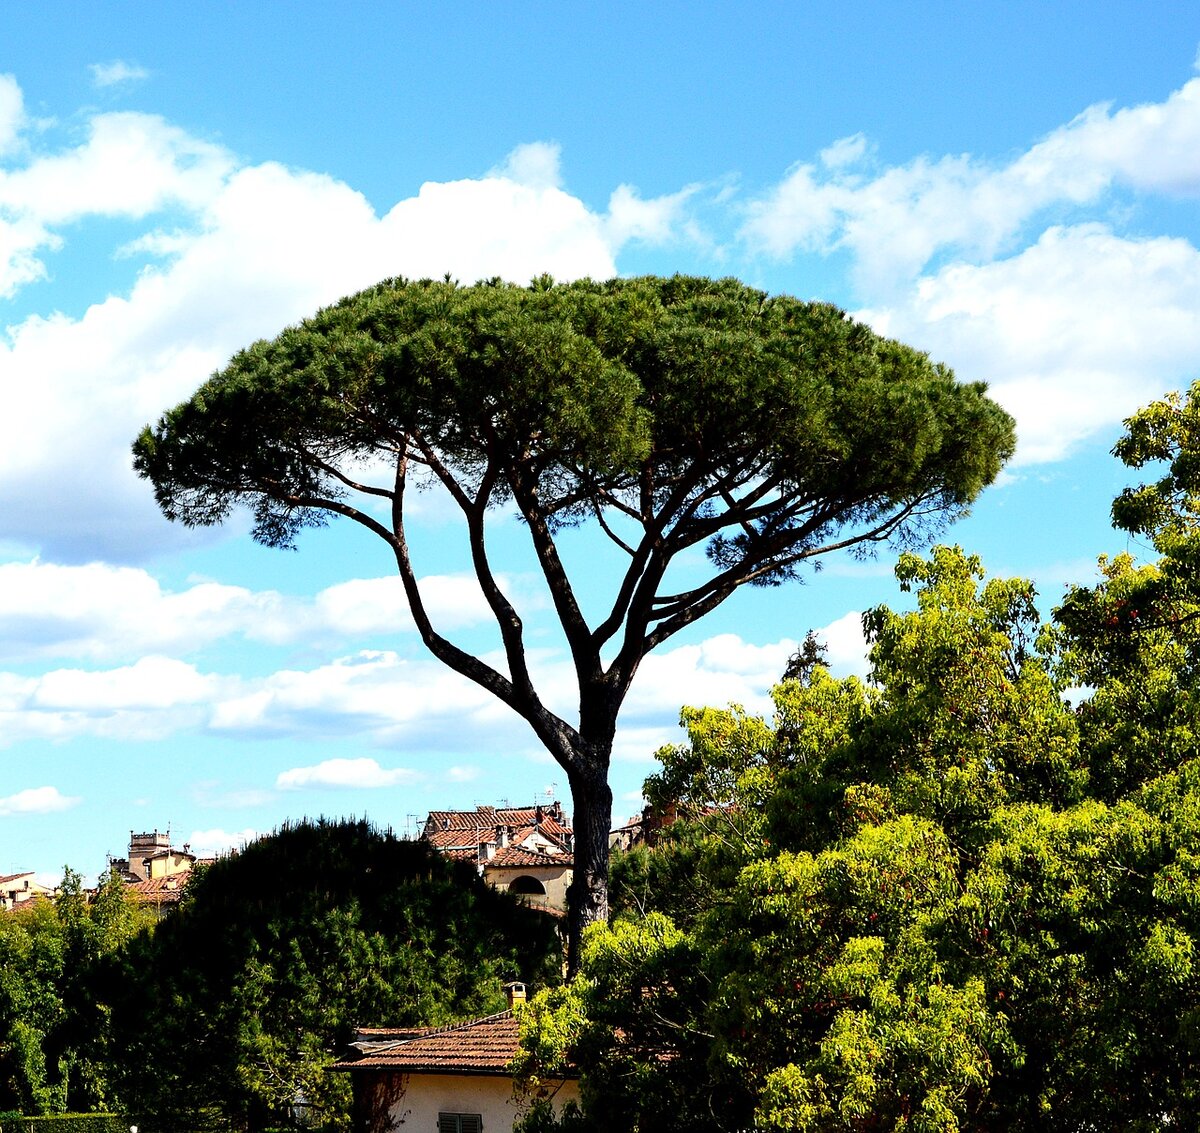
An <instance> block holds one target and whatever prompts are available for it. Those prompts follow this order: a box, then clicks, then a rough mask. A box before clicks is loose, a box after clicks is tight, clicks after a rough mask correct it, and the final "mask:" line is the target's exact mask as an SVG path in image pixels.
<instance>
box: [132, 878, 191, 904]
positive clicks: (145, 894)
mask: <svg viewBox="0 0 1200 1133" xmlns="http://www.w3.org/2000/svg"><path fill="white" fill-rule="evenodd" d="M189 875H190V871H185V872H183V873H173V874H171V876H170V877H152V878H150V879H149V880H147V881H127V882H126V883H125V884H126V888H127V889H128V891H129V892H130V893H132V894H133V895H134V897H136V898H137V900H139V901H142V902H144V903H145V904H148V905H150V904H153V905H174V904H175V903H176V902H177V901H178V900H179V898H180V897H182V896H183V889H184V886H185V885H187V880H188V877H189Z"/></svg>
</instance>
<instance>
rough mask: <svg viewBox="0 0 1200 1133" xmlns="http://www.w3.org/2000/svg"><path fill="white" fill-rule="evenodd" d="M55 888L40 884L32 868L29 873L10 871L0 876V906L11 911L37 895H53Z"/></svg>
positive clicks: (6, 910)
mask: <svg viewBox="0 0 1200 1133" xmlns="http://www.w3.org/2000/svg"><path fill="white" fill-rule="evenodd" d="M53 895H54V890H53V889H47V888H46V886H44V885H40V884H39V883H38V880H37V876H36V874H34V872H33V871H32V870H30V871H28V872H27V873H10V874H6V875H5V876H3V877H0V908H2V909H3V910H4V911H5V912H11V911H12V910H13V909H15V908H16V907H17V906H18V905H23V904H24V903H25V902H26V901H32V900H33V899H34V898H35V897H52V896H53Z"/></svg>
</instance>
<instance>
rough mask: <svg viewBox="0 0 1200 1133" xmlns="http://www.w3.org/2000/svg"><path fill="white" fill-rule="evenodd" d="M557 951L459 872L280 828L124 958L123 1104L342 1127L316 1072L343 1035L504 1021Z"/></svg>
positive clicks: (374, 846)
mask: <svg viewBox="0 0 1200 1133" xmlns="http://www.w3.org/2000/svg"><path fill="white" fill-rule="evenodd" d="M561 955H562V953H561V943H560V941H559V938H558V933H557V930H556V928H555V927H554V924H553V922H552V921H551V920H550V919H549V918H547V917H546V916H544V915H543V914H540V913H538V912H537V911H535V910H531V909H528V908H526V907H524V906H521V905H519V904H518V903H517V902H516V901H515V900H513V899H512V898H510V897H508V896H507V895H505V894H502V893H498V892H496V891H495V890H492V889H490V888H488V887H487V886H486V885H484V883H483V882H482V880H481V879H480V878H479V877H478V875H477V874H476V872H475V870H474V868H473V867H472V866H471V865H470V864H469V863H455V862H451V861H448V860H447V859H445V858H443V857H441V856H439V855H438V854H437V853H436V852H435V851H433V850H431V849H430V848H429V847H428V846H427V845H426V844H425V843H421V842H406V841H402V840H399V839H396V838H394V837H392V836H390V835H383V834H380V833H379V832H377V831H375V830H374V829H372V828H371V827H370V826H369V825H367V824H366V823H363V822H344V823H326V822H320V823H302V824H299V825H295V826H290V827H286V828H284V829H283V830H281V831H279V832H278V833H276V834H275V835H273V836H271V837H269V838H264V839H261V840H259V841H257V842H254V843H252V844H250V845H249V846H247V847H246V849H245V850H244V851H242V852H241V853H240V854H238V855H236V856H234V857H232V858H226V859H222V860H220V861H218V862H217V863H215V864H214V865H212V866H210V867H208V868H207V869H205V870H204V871H203V873H202V874H201V875H200V876H199V877H198V878H196V879H195V880H193V881H192V882H191V883H189V885H188V888H187V890H186V893H185V896H184V899H183V901H182V903H181V904H180V906H179V908H178V910H177V911H175V912H174V913H172V914H171V915H170V916H168V917H167V918H166V919H165V920H164V921H163V922H162V924H160V925H159V927H158V928H157V930H156V931H155V932H154V933H153V934H147V935H143V936H141V937H139V938H138V939H137V940H135V941H133V942H132V944H131V946H130V947H129V948H128V949H127V950H125V952H124V953H123V954H122V957H121V961H122V963H121V965H120V968H119V969H116V970H114V973H113V975H114V978H115V979H117V980H118V981H119V988H120V994H119V996H118V998H117V1000H116V1002H115V1006H114V1028H115V1031H116V1033H117V1036H118V1039H119V1042H120V1045H121V1052H122V1053H121V1060H120V1064H119V1066H116V1067H114V1068H113V1069H114V1073H115V1075H116V1078H117V1081H118V1084H119V1088H120V1097H121V1101H122V1104H123V1105H124V1106H125V1108H126V1109H127V1110H128V1112H130V1113H131V1114H132V1115H134V1116H135V1117H141V1118H142V1120H143V1122H144V1123H145V1124H146V1126H147V1127H149V1128H163V1127H176V1128H188V1129H197V1128H202V1127H204V1126H207V1125H219V1126H220V1127H223V1128H228V1127H230V1126H232V1127H234V1128H243V1129H244V1128H250V1129H261V1128H264V1127H268V1126H271V1125H280V1124H287V1123H289V1122H290V1121H291V1120H292V1118H293V1116H294V1115H295V1114H294V1110H295V1106H296V1105H297V1103H302V1106H303V1107H304V1108H303V1112H304V1114H305V1118H306V1120H307V1121H309V1122H310V1123H315V1124H319V1125H323V1126H330V1125H333V1126H336V1125H339V1124H344V1123H345V1122H346V1121H347V1120H348V1117H349V1108H350V1107H349V1084H348V1081H347V1076H346V1075H345V1074H340V1073H332V1072H330V1071H329V1069H328V1067H329V1066H330V1065H331V1064H332V1063H333V1062H334V1061H335V1060H336V1058H337V1057H338V1056H339V1055H341V1054H342V1053H344V1050H345V1045H346V1043H347V1042H348V1041H349V1039H350V1035H351V1031H352V1028H353V1027H354V1026H356V1025H361V1026H372V1025H375V1026H379V1025H392V1026H403V1025H406V1024H408V1025H415V1024H438V1023H445V1022H450V1021H452V1020H455V1019H458V1018H463V1017H469V1016H473V1015H483V1014H487V1013H489V1012H491V1011H497V1010H501V1009H502V1008H503V1007H504V1002H505V1000H504V994H503V991H502V982H503V981H505V980H511V979H518V978H519V979H522V980H529V981H531V982H534V983H538V984H544V983H547V982H549V981H551V980H554V979H556V978H558V973H559V972H560V970H561V969H560V965H561Z"/></svg>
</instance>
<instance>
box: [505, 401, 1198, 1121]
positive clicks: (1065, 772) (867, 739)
mask: <svg viewBox="0 0 1200 1133" xmlns="http://www.w3.org/2000/svg"><path fill="white" fill-rule="evenodd" d="M1198 422H1200V389H1194V390H1193V391H1192V393H1191V394H1190V395H1189V396H1188V398H1187V399H1186V400H1185V399H1182V398H1180V399H1168V401H1167V402H1165V403H1162V404H1159V405H1155V406H1152V407H1150V408H1149V409H1148V410H1146V411H1144V412H1143V413H1142V414H1139V415H1138V416H1136V417H1135V418H1133V419H1132V420H1131V421H1130V422H1129V431H1128V434H1127V437H1126V439H1125V440H1124V441H1123V442H1122V444H1121V445H1119V446H1118V449H1117V451H1118V455H1120V456H1122V458H1124V459H1125V460H1126V461H1127V462H1128V463H1130V464H1131V465H1133V466H1136V467H1141V466H1142V464H1143V463H1147V462H1151V461H1168V462H1170V463H1169V472H1168V474H1167V475H1166V476H1164V477H1163V478H1162V479H1161V480H1159V481H1158V482H1157V483H1155V484H1152V485H1149V486H1147V487H1144V488H1141V489H1131V490H1130V491H1128V492H1126V493H1125V494H1124V495H1123V496H1122V497H1121V499H1120V500H1118V502H1117V504H1116V506H1115V507H1114V518H1115V519H1116V521H1117V523H1118V524H1119V525H1120V526H1123V527H1125V528H1126V529H1128V530H1131V531H1135V532H1137V533H1139V534H1141V535H1143V536H1148V537H1150V538H1151V539H1152V540H1153V542H1154V545H1155V548H1156V549H1157V550H1158V551H1159V553H1160V555H1161V556H1162V557H1161V559H1160V561H1159V562H1158V563H1156V564H1154V565H1152V566H1141V567H1138V566H1136V565H1135V564H1134V563H1133V561H1132V560H1131V559H1130V558H1129V557H1128V556H1121V557H1119V558H1117V559H1114V560H1112V561H1108V560H1102V562H1101V566H1102V573H1101V579H1100V581H1099V582H1098V583H1097V584H1095V585H1093V586H1088V587H1082V586H1081V587H1074V588H1072V589H1071V590H1070V591H1069V592H1068V594H1067V596H1066V598H1065V600H1064V601H1063V603H1062V605H1061V606H1060V607H1059V609H1058V610H1057V611H1056V615H1055V620H1054V622H1053V623H1052V624H1050V625H1046V626H1043V625H1041V624H1040V621H1039V618H1038V615H1037V611H1036V609H1035V607H1034V601H1033V600H1034V595H1033V591H1032V588H1031V587H1030V586H1029V585H1028V584H1026V583H1023V582H1020V581H1009V580H991V581H986V582H985V581H984V576H983V572H982V568H981V566H980V564H979V562H978V561H977V560H976V559H974V558H971V557H969V556H967V555H965V554H963V553H962V552H961V551H959V550H957V549H953V548H945V547H943V548H938V549H936V550H935V551H934V552H933V554H932V555H931V556H930V557H928V558H920V557H917V556H915V555H905V556H903V557H902V558H901V560H900V563H899V566H898V568H897V575H898V577H899V580H900V583H901V587H902V588H903V589H904V590H906V591H911V592H913V593H914V594H915V597H916V607H915V609H911V610H909V611H908V612H894V611H892V610H890V609H887V608H879V609H876V610H874V611H871V612H870V613H869V614H868V615H867V616H866V617H865V619H864V624H865V627H866V631H867V636H868V639H869V641H870V643H871V646H872V653H871V658H872V671H871V679H870V681H869V683H863V682H860V681H858V680H856V679H854V678H850V679H846V680H835V679H833V678H832V677H831V676H830V675H829V674H828V673H827V672H826V671H825V670H824V668H823V667H822V666H821V665H820V664H819V663H815V659H814V658H813V657H812V656H811V655H810V656H808V657H801V658H798V662H799V663H798V664H797V665H796V666H794V674H795V675H794V677H793V679H790V680H787V681H784V682H783V683H782V684H781V685H780V686H779V687H778V688H777V689H776V690H775V694H774V696H775V706H776V713H775V717H774V719H773V720H771V721H766V720H760V719H756V718H754V717H752V716H749V715H747V714H746V713H744V712H742V711H741V710H739V709H737V708H731V709H729V710H724V711H719V710H713V709H704V710H691V709H689V710H686V711H685V713H684V718H683V722H684V724H685V726H686V728H687V730H688V737H689V742H688V743H687V744H686V745H682V746H680V747H677V748H671V749H667V750H664V751H662V752H661V753H660V758H661V760H662V764H663V766H662V770H661V772H660V773H659V774H658V775H656V776H654V777H652V779H651V780H650V781H648V783H647V795H648V797H649V798H650V799H651V801H652V802H654V803H655V804H656V805H657V807H658V809H659V812H660V814H665V815H666V816H667V817H668V818H671V817H673V818H676V819H677V820H676V821H675V822H674V823H672V824H670V825H668V826H667V827H666V828H665V829H664V830H663V831H662V832H661V833H660V838H659V842H658V844H657V845H656V846H655V847H654V848H652V849H645V848H641V849H639V850H637V851H635V852H633V853H631V854H629V855H628V856H626V857H625V858H624V859H623V860H621V861H620V863H619V865H618V867H617V868H616V869H615V870H614V885H613V897H614V905H615V906H617V907H619V908H620V910H621V911H620V913H619V915H618V916H617V917H616V918H615V919H614V922H613V923H612V925H611V926H597V927H595V928H594V929H592V930H590V931H589V934H588V935H587V937H586V938H585V944H584V957H583V975H582V976H581V977H580V978H578V979H576V980H575V981H574V982H573V983H572V984H570V985H569V986H567V987H564V988H559V989H555V990H553V991H551V992H548V993H546V994H544V995H543V996H541V997H539V999H538V1000H537V1001H535V1003H534V1005H533V1007H532V1008H531V1009H530V1011H529V1012H528V1015H527V1019H526V1024H525V1032H526V1034H525V1048H526V1054H525V1056H524V1064H523V1067H522V1069H523V1072H524V1073H525V1074H526V1075H528V1076H529V1077H531V1078H535V1079H536V1077H537V1076H538V1075H539V1074H543V1073H546V1072H547V1071H548V1070H549V1069H551V1068H553V1067H554V1066H556V1065H557V1064H558V1063H559V1062H560V1061H561V1059H562V1058H564V1057H567V1056H570V1057H574V1058H575V1059H576V1061H577V1062H578V1064H579V1065H580V1066H582V1067H583V1068H584V1070H585V1078H584V1085H585V1103H586V1104H585V1114H586V1116H585V1118H584V1119H583V1120H582V1121H580V1120H578V1119H575V1121H574V1124H575V1125H577V1126H581V1127H583V1128H596V1129H600V1128H602V1129H605V1130H617V1129H626V1130H636V1129H644V1130H648V1129H652V1128H654V1129H660V1128H688V1129H693V1130H705V1129H708V1130H714V1131H715V1130H720V1129H739V1128H740V1129H746V1128H751V1127H754V1128H763V1129H781V1130H784V1129H787V1130H808V1131H817V1130H855V1131H866V1130H899V1129H907V1130H914V1131H915V1130H922V1131H934V1130H936V1131H939V1133H950V1131H956V1130H981V1131H988V1130H995V1131H999V1130H1006V1131H1028V1133H1034V1131H1043V1130H1045V1131H1050V1133H1053V1131H1063V1133H1083V1131H1090V1130H1161V1129H1164V1128H1191V1127H1193V1126H1194V1123H1195V1113H1196V1110H1197V1106H1198V1105H1200V1070H1198V1069H1197V1068H1198V1067H1200V957H1198V956H1197V954H1196V952H1197V941H1198V940H1200V743H1198V735H1200V733H1198V731H1197V725H1198V723H1200V721H1198V720H1197V712H1198V710H1200V709H1198V706H1200V684H1198V680H1197V677H1198V675H1200V673H1198V670H1197V665H1198V663H1200V579H1198V577H1197V574H1196V570H1195V564H1197V563H1200V525H1198V524H1197V519H1198V517H1200V461H1198V460H1197V457H1198V455H1200V454H1198V453H1197V448H1196V445H1195V442H1194V440H1193V434H1194V435H1195V438H1196V439H1200V428H1198V429H1193V428H1192V426H1193V423H1198ZM810 652H811V651H810ZM544 1117H545V1115H543V1120H542V1123H543V1125H544V1124H551V1122H548V1121H546V1120H545V1119H544Z"/></svg>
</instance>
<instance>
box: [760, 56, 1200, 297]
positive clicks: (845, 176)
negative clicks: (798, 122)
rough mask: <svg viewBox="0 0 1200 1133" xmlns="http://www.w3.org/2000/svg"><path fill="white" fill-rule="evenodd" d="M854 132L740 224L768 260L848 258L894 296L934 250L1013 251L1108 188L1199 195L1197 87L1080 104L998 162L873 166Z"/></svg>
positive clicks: (789, 178)
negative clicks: (1133, 100)
mask: <svg viewBox="0 0 1200 1133" xmlns="http://www.w3.org/2000/svg"><path fill="white" fill-rule="evenodd" d="M869 158H870V147H869V144H868V143H867V141H866V139H864V138H862V137H861V136H859V135H856V136H854V137H851V138H846V139H842V140H841V141H838V142H835V143H834V144H833V145H831V146H830V147H828V148H827V149H826V150H824V151H823V152H822V154H821V160H820V162H818V163H802V164H800V165H797V166H795V167H794V168H793V169H791V170H790V171H789V172H788V173H787V175H786V176H785V177H784V178H783V179H782V180H781V181H780V182H779V184H777V185H776V186H774V187H773V188H772V189H771V190H770V191H769V192H767V193H766V194H764V195H762V196H761V197H760V198H759V199H758V200H756V201H754V202H752V203H751V204H750V206H749V208H748V213H747V218H746V221H745V224H744V226H743V228H742V236H743V238H744V239H745V240H746V241H747V242H748V244H749V245H750V246H751V247H752V248H754V249H756V250H758V251H761V252H764V253H766V254H769V255H772V256H778V257H785V256H790V255H792V254H793V253H794V252H796V251H818V252H830V251H833V250H836V249H845V250H848V251H850V252H851V253H852V254H853V255H854V257H855V263H856V271H857V273H858V278H859V283H860V285H861V286H862V287H863V288H864V289H865V290H866V291H867V292H868V293H883V294H890V293H891V292H892V290H894V289H895V288H897V287H902V286H903V285H904V284H905V283H906V282H907V281H908V280H911V279H912V278H913V277H914V276H916V275H917V274H918V273H920V272H921V271H922V270H923V269H924V268H925V266H926V265H927V264H928V263H929V262H930V261H931V260H932V259H933V258H934V257H935V256H938V255H939V254H942V253H946V252H950V253H953V254H955V255H959V256H963V257H966V258H968V259H987V258H990V257H992V256H994V255H996V254H999V253H1003V252H1004V251H1006V250H1009V249H1010V247H1011V242H1012V241H1013V239H1014V238H1015V237H1016V236H1017V235H1018V233H1019V232H1020V231H1021V229H1022V227H1023V226H1024V225H1026V224H1027V223H1028V222H1029V221H1030V220H1031V219H1032V218H1033V217H1034V216H1035V215H1036V214H1037V213H1039V212H1040V211H1042V210H1045V209H1047V208H1048V207H1050V206H1061V205H1068V206H1070V205H1082V204H1085V203H1088V202H1093V201H1095V200H1096V199H1097V198H1098V197H1099V196H1100V195H1101V194H1102V193H1103V192H1105V191H1106V190H1108V189H1110V188H1111V187H1113V186H1124V187H1127V188H1130V189H1134V190H1137V191H1141V192H1159V193H1170V194H1176V195H1195V194H1196V193H1198V192H1200V79H1192V80H1190V81H1189V82H1187V83H1186V84H1184V86H1183V87H1181V88H1180V89H1179V90H1177V91H1175V92H1174V93H1173V94H1171V95H1170V96H1169V97H1168V98H1167V99H1166V100H1165V101H1164V102H1161V103H1150V104H1146V105H1143V106H1135V107H1127V108H1122V109H1119V110H1115V111H1114V110H1113V109H1112V108H1111V107H1110V106H1108V105H1097V106H1093V107H1090V108H1088V109H1087V110H1085V111H1084V112H1083V113H1082V114H1080V115H1079V116H1078V117H1077V118H1075V119H1074V120H1073V121H1071V122H1069V123H1067V124H1066V125H1064V126H1062V127H1060V128H1059V129H1057V130H1054V131H1053V132H1051V133H1050V134H1049V135H1047V136H1046V137H1045V138H1043V139H1042V140H1041V141H1039V142H1037V143H1036V144H1035V145H1033V146H1032V147H1031V148H1030V149H1029V150H1027V151H1026V152H1025V153H1023V154H1020V155H1018V156H1017V157H1016V158H1014V159H1013V160H1012V161H1010V162H1009V163H1008V164H1006V165H995V164H992V163H989V162H986V161H983V160H980V159H977V158H973V157H971V156H969V155H948V156H944V157H940V158H931V157H928V156H924V155H922V156H919V157H916V158H914V159H913V160H912V161H910V162H908V163H907V164H905V165H899V166H892V167H887V168H883V169H878V168H875V167H874V166H873V165H872V163H871V162H870V160H869Z"/></svg>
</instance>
